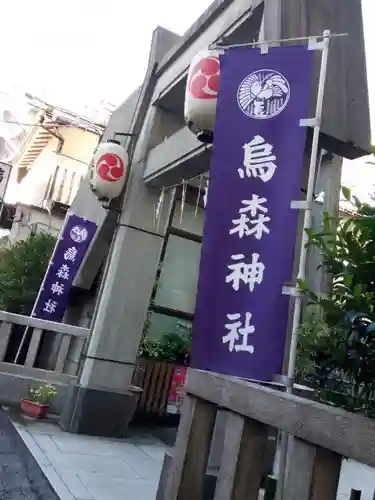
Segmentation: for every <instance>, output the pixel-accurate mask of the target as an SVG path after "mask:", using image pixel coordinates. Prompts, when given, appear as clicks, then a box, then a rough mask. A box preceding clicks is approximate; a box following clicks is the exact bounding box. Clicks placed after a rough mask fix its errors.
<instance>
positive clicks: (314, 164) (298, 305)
mask: <svg viewBox="0 0 375 500" xmlns="http://www.w3.org/2000/svg"><path fill="white" fill-rule="evenodd" d="M330 38H331V32H330V31H329V30H325V31H324V32H323V41H322V44H323V49H322V59H321V66H320V75H319V83H318V94H317V100H316V115H315V119H314V133H313V139H312V146H311V156H310V165H309V176H308V182H307V194H306V206H305V207H304V210H305V212H304V220H303V233H302V241H301V253H300V257H299V266H298V274H297V284H296V288H295V291H296V293H295V302H294V309H293V323H292V334H291V341H290V350H289V360H288V373H287V380H286V392H287V393H289V394H292V393H293V382H294V373H295V367H296V358H297V347H298V329H299V325H300V320H301V313H302V300H303V297H302V294H301V291H300V289H299V285H298V282H300V281H304V280H305V279H306V262H307V244H308V234H307V230H308V229H310V228H311V225H312V204H313V202H314V186H315V177H316V173H317V168H318V157H319V136H320V127H321V122H322V111H323V99H324V89H325V82H326V75H327V66H328V51H329V42H330ZM289 443H290V436H289V435H288V434H286V433H284V434H283V435H282V440H281V447H280V462H279V471H278V484H277V496H276V498H277V500H283V497H284V485H285V476H286V473H287V458H288V448H289V446H288V444H289Z"/></svg>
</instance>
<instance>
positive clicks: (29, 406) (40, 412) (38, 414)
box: [21, 399, 48, 418]
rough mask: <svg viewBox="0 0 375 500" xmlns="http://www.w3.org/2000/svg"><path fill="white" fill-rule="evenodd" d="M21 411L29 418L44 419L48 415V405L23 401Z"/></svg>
mask: <svg viewBox="0 0 375 500" xmlns="http://www.w3.org/2000/svg"><path fill="white" fill-rule="evenodd" d="M21 410H22V411H23V412H24V413H26V415H28V416H29V417H33V418H43V417H45V416H46V415H47V412H48V405H43V404H40V403H36V402H35V401H29V400H28V399H22V400H21Z"/></svg>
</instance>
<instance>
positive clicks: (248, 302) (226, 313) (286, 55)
mask: <svg viewBox="0 0 375 500" xmlns="http://www.w3.org/2000/svg"><path fill="white" fill-rule="evenodd" d="M312 55H313V51H308V50H307V47H305V46H290V47H280V48H270V49H269V53H268V54H265V55H263V54H261V53H260V50H259V49H250V48H238V49H231V50H229V51H227V52H226V53H225V55H223V56H222V57H221V59H220V64H221V74H220V88H219V98H218V106H217V115H216V127H215V133H214V149H213V158H212V165H211V170H210V184H209V189H208V200H207V209H206V222H205V228H204V237H203V248H202V256H201V265H200V274H199V284H198V295H197V305H196V311H195V321H194V328H193V347H192V366H193V367H194V368H198V369H202V370H209V371H215V372H219V373H224V374H227V375H232V376H238V377H243V378H248V379H255V380H263V381H269V380H271V379H272V378H273V376H274V375H276V374H280V372H281V368H282V362H283V355H284V346H285V337H286V328H287V319H288V305H289V299H288V297H287V296H285V295H282V288H283V285H284V284H285V283H286V282H288V281H290V280H291V278H292V270H293V255H294V248H295V241H296V228H297V217H298V212H297V211H296V210H293V209H291V208H290V203H291V201H292V200H299V199H301V196H302V194H301V187H302V183H301V180H302V170H303V153H304V148H305V138H306V129H305V128H304V127H301V126H300V125H299V122H300V119H302V118H309V102H310V89H311V68H312Z"/></svg>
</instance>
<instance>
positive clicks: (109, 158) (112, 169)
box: [96, 153, 125, 182]
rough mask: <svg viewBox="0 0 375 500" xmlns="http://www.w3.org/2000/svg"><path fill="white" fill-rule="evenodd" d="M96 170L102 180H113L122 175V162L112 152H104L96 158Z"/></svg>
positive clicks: (123, 170) (123, 169)
mask: <svg viewBox="0 0 375 500" xmlns="http://www.w3.org/2000/svg"><path fill="white" fill-rule="evenodd" d="M96 170H97V172H98V175H99V177H100V178H101V179H103V181H107V182H115V181H118V180H119V179H121V177H122V176H123V175H124V172H125V168H124V162H123V161H122V159H121V158H120V157H119V156H117V155H116V154H114V153H104V155H102V156H101V157H100V158H99V160H98V163H97V165H96Z"/></svg>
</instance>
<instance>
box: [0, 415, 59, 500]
mask: <svg viewBox="0 0 375 500" xmlns="http://www.w3.org/2000/svg"><path fill="white" fill-rule="evenodd" d="M0 499H1V500H59V498H58V496H57V495H56V494H55V492H54V491H53V489H52V488H51V486H50V484H49V482H48V481H47V479H46V478H45V477H44V475H43V472H42V471H41V469H40V467H39V465H38V464H37V463H36V461H35V460H34V457H33V456H32V455H31V453H30V452H29V450H28V449H27V447H26V446H25V444H24V443H23V441H22V439H21V437H20V436H19V435H18V433H17V431H16V430H15V428H14V427H13V424H12V423H11V421H10V420H9V418H8V416H7V415H6V414H5V413H4V412H3V411H2V410H0Z"/></svg>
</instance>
